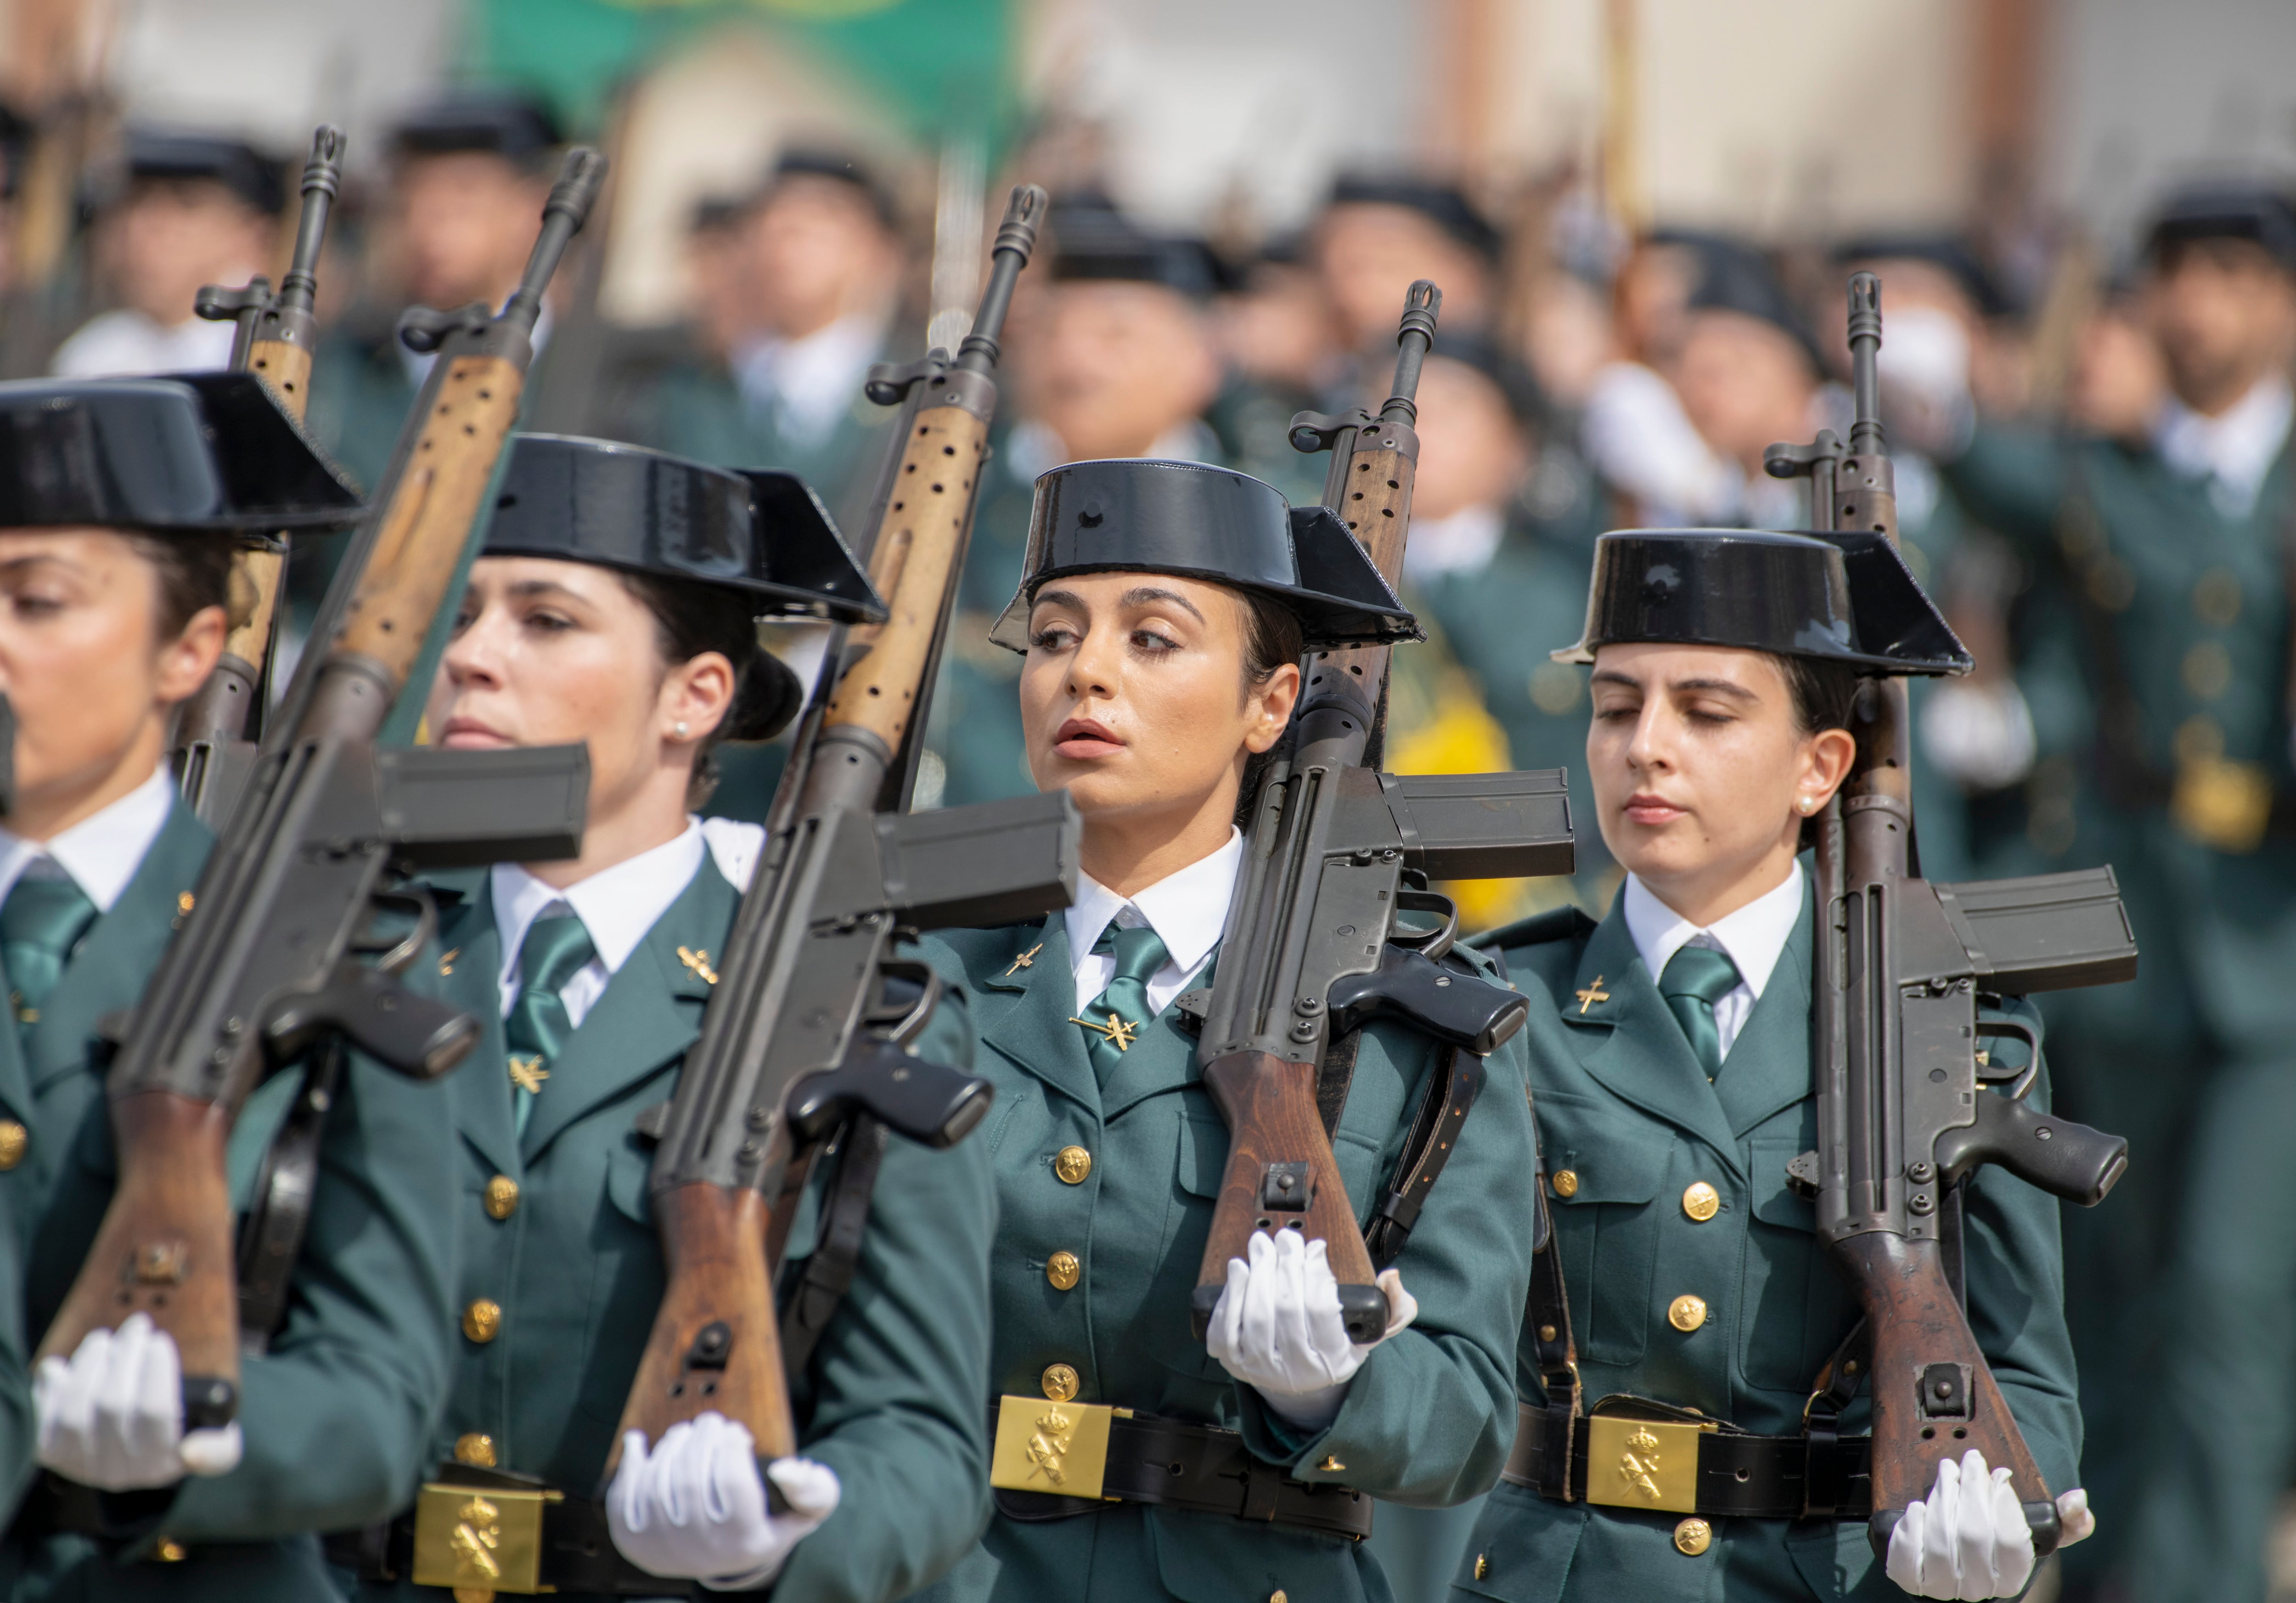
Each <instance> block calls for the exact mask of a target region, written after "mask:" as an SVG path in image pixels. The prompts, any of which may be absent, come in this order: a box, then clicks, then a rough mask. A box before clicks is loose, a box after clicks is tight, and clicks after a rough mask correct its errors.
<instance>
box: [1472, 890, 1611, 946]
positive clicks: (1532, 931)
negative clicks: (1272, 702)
mask: <svg viewBox="0 0 2296 1603" xmlns="http://www.w3.org/2000/svg"><path fill="white" fill-rule="evenodd" d="M1596 927H1597V925H1596V924H1595V920H1594V919H1592V918H1589V917H1587V913H1586V909H1584V908H1580V907H1579V906H1578V905H1577V904H1576V903H1575V902H1574V903H1571V904H1569V905H1566V906H1563V907H1559V908H1547V909H1546V911H1545V912H1544V913H1533V914H1532V915H1531V916H1530V917H1528V918H1519V919H1517V920H1516V921H1515V922H1514V923H1513V924H1509V925H1501V926H1500V927H1499V928H1497V929H1495V930H1485V931H1484V932H1483V933H1480V935H1470V936H1468V937H1467V939H1466V940H1465V941H1464V942H1463V943H1462V944H1464V945H1466V946H1472V947H1473V948H1475V949H1477V950H1479V951H1487V952H1495V951H1501V950H1504V949H1506V948H1508V947H1515V946H1544V945H1545V944H1546V943H1547V942H1548V941H1580V940H1584V939H1586V938H1587V936H1589V935H1591V934H1593V933H1595V929H1596Z"/></svg>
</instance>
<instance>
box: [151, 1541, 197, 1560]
mask: <svg viewBox="0 0 2296 1603" xmlns="http://www.w3.org/2000/svg"><path fill="white" fill-rule="evenodd" d="M190 1556H191V1555H190V1554H189V1553H187V1552H186V1551H184V1544H183V1543H182V1542H180V1541H176V1539H175V1538H174V1537H172V1536H162V1537H161V1538H160V1545H159V1546H158V1547H155V1548H153V1549H152V1558H157V1559H158V1560H159V1561H160V1563H162V1564H181V1563H183V1561H184V1559H185V1558H189V1557H190Z"/></svg>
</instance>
